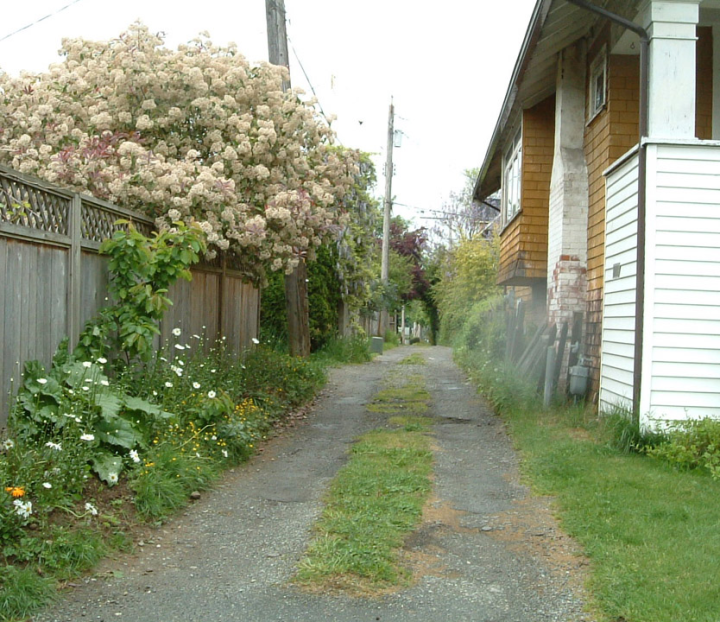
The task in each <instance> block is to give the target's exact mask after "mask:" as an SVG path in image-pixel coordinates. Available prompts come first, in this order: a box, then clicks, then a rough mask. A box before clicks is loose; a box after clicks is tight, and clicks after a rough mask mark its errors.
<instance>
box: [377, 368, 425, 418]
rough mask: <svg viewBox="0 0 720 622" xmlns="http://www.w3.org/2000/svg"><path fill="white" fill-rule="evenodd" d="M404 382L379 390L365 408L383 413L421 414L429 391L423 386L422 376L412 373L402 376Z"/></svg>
mask: <svg viewBox="0 0 720 622" xmlns="http://www.w3.org/2000/svg"><path fill="white" fill-rule="evenodd" d="M404 380H405V384H401V385H399V386H391V387H388V388H387V389H383V390H382V391H380V392H379V393H378V394H377V395H376V396H375V397H374V398H373V401H372V402H371V403H370V404H369V405H368V407H367V409H368V410H369V411H371V412H376V413H383V414H388V415H392V414H400V413H413V414H416V415H419V414H422V413H424V412H426V411H427V409H428V402H429V401H430V393H428V391H427V389H426V388H425V384H424V382H425V381H424V379H423V377H422V376H418V375H412V376H409V377H406V378H404Z"/></svg>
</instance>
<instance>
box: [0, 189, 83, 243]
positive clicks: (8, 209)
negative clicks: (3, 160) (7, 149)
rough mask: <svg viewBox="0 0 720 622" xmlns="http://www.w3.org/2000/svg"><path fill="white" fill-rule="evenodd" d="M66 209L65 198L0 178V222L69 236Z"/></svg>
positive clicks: (68, 202) (67, 208)
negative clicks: (3, 221)
mask: <svg viewBox="0 0 720 622" xmlns="http://www.w3.org/2000/svg"><path fill="white" fill-rule="evenodd" d="M69 209H70V200H69V199H67V198H65V197H62V196H59V195H56V194H53V193H51V192H46V191H45V190H40V189H38V188H34V187H33V186H29V185H27V184H23V183H22V182H20V181H16V180H14V179H8V178H6V177H0V220H5V221H7V222H11V223H13V224H15V225H22V226H25V227H29V228H31V229H39V230H41V231H51V232H53V233H59V234H61V235H69V220H70V219H69Z"/></svg>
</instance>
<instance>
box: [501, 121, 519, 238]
mask: <svg viewBox="0 0 720 622" xmlns="http://www.w3.org/2000/svg"><path fill="white" fill-rule="evenodd" d="M521 180H522V135H521V132H520V131H518V133H517V134H516V135H515V140H513V142H512V146H511V147H510V149H508V151H507V153H506V154H505V160H504V166H503V185H502V186H503V214H504V222H505V224H507V223H509V222H510V221H511V220H512V219H513V218H514V217H515V215H516V214H517V213H518V212H519V211H520V196H521V194H520V192H521V185H522V184H521Z"/></svg>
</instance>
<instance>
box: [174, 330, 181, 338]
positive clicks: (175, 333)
mask: <svg viewBox="0 0 720 622" xmlns="http://www.w3.org/2000/svg"><path fill="white" fill-rule="evenodd" d="M172 334H173V335H175V336H176V337H179V336H180V335H182V331H181V330H180V329H179V328H173V330H172Z"/></svg>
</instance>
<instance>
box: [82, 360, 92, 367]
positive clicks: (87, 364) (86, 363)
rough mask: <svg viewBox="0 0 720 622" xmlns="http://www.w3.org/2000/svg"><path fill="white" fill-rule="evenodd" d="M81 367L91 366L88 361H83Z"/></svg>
mask: <svg viewBox="0 0 720 622" xmlns="http://www.w3.org/2000/svg"><path fill="white" fill-rule="evenodd" d="M83 367H86V368H90V367H92V363H91V362H90V361H83Z"/></svg>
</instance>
